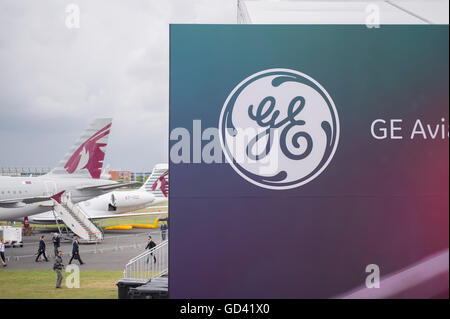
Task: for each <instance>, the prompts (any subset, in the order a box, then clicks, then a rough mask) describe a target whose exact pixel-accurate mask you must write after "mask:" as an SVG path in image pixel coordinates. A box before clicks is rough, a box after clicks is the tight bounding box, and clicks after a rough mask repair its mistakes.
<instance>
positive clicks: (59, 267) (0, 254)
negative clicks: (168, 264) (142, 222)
mask: <svg viewBox="0 0 450 319" xmlns="http://www.w3.org/2000/svg"><path fill="white" fill-rule="evenodd" d="M166 234H167V225H166V224H163V225H162V226H161V237H162V240H163V241H164V240H165V239H166ZM79 241H80V239H79V237H78V236H76V237H75V240H74V241H73V244H72V257H71V258H70V260H69V265H70V264H71V263H72V261H73V260H74V259H76V260H78V262H79V263H80V265H83V264H84V262H83V261H82V260H81V257H80V242H79ZM52 243H53V249H54V254H55V263H54V264H53V270H54V271H56V275H57V278H56V288H61V284H62V280H63V273H62V271H63V270H64V263H63V253H62V251H61V250H60V249H59V248H60V246H61V238H60V235H59V234H58V233H55V234H54V235H53V238H52ZM5 244H6V243H5V241H4V240H3V238H0V261H1V262H2V264H3V267H6V266H7V264H6V258H5ZM155 246H156V243H155V242H154V241H153V240H152V236H150V235H149V236H148V241H147V245H146V247H145V249H152V248H154V247H155ZM45 252H46V244H45V236H44V235H42V236H41V237H40V240H39V248H38V252H37V254H36V259H35V262H40V261H41V257H43V258H44V260H45V261H46V262H48V261H49V259H48V258H47V255H46V254H45ZM151 255H152V257H153V262H154V263H156V256H154V255H153V253H151ZM147 262H148V260H147Z"/></svg>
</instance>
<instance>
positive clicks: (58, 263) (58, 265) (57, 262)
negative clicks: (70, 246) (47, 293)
mask: <svg viewBox="0 0 450 319" xmlns="http://www.w3.org/2000/svg"><path fill="white" fill-rule="evenodd" d="M63 269H64V264H63V259H62V251H58V252H57V254H56V259H55V264H54V265H53V270H54V271H56V288H61V283H62V280H63V273H62V271H63Z"/></svg>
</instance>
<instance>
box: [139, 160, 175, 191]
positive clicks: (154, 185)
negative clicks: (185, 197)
mask: <svg viewBox="0 0 450 319" xmlns="http://www.w3.org/2000/svg"><path fill="white" fill-rule="evenodd" d="M141 189H143V190H145V191H147V192H150V193H152V194H153V195H155V197H156V198H164V197H166V198H167V196H168V195H169V165H168V164H156V166H155V167H154V168H153V170H152V173H151V175H150V176H149V178H148V179H147V181H146V182H145V184H144V185H143V186H142V187H141Z"/></svg>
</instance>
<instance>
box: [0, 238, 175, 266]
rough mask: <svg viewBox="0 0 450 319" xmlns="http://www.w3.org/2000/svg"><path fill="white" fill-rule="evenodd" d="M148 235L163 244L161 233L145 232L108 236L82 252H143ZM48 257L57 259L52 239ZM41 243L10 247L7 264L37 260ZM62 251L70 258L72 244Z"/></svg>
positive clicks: (47, 246) (83, 247)
mask: <svg viewBox="0 0 450 319" xmlns="http://www.w3.org/2000/svg"><path fill="white" fill-rule="evenodd" d="M148 235H151V236H152V239H153V241H155V243H159V242H163V234H162V233H161V231H159V230H158V231H152V232H143V233H138V234H127V235H118V236H106V237H105V238H104V239H103V241H102V242H99V243H98V242H97V243H93V244H82V245H80V252H81V253H82V254H83V255H84V254H102V253H105V252H114V251H124V250H129V249H135V250H142V249H144V248H145V246H146V245H147V237H148ZM164 238H165V239H166V241H167V238H168V231H166V232H165V234H164ZM46 243H47V245H46V255H47V257H55V254H54V248H53V244H52V242H51V239H47V240H46ZM30 247H35V252H34V253H32V254H24V253H23V250H24V248H25V250H27V251H29V250H30ZM38 247H39V242H35V243H24V244H23V247H22V248H20V247H15V248H12V247H8V248H7V249H6V251H5V255H6V256H5V257H6V261H7V262H11V261H20V260H23V259H26V258H36V255H37V251H38ZM60 250H61V251H62V252H63V256H69V255H71V253H72V244H71V243H70V242H62V245H61V247H60Z"/></svg>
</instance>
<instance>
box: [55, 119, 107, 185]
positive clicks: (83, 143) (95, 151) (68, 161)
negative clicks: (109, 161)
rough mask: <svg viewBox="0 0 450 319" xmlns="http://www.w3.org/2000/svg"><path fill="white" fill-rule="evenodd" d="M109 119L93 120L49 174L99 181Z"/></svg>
mask: <svg viewBox="0 0 450 319" xmlns="http://www.w3.org/2000/svg"><path fill="white" fill-rule="evenodd" d="M111 124H112V119H111V118H105V119H95V120H94V121H92V123H91V124H90V125H89V128H88V129H86V130H85V131H84V132H83V134H82V135H81V137H80V138H79V139H78V141H77V142H76V143H75V145H74V146H73V147H72V148H71V149H70V151H69V152H68V153H67V154H66V155H65V157H64V159H63V160H62V161H61V162H60V163H59V164H58V166H57V167H56V168H54V169H53V170H52V171H51V172H50V174H53V175H67V176H74V177H75V176H76V177H86V178H94V179H99V178H100V176H101V174H102V168H103V160H104V159H105V152H106V147H107V145H108V138H109V134H110V132H111Z"/></svg>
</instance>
